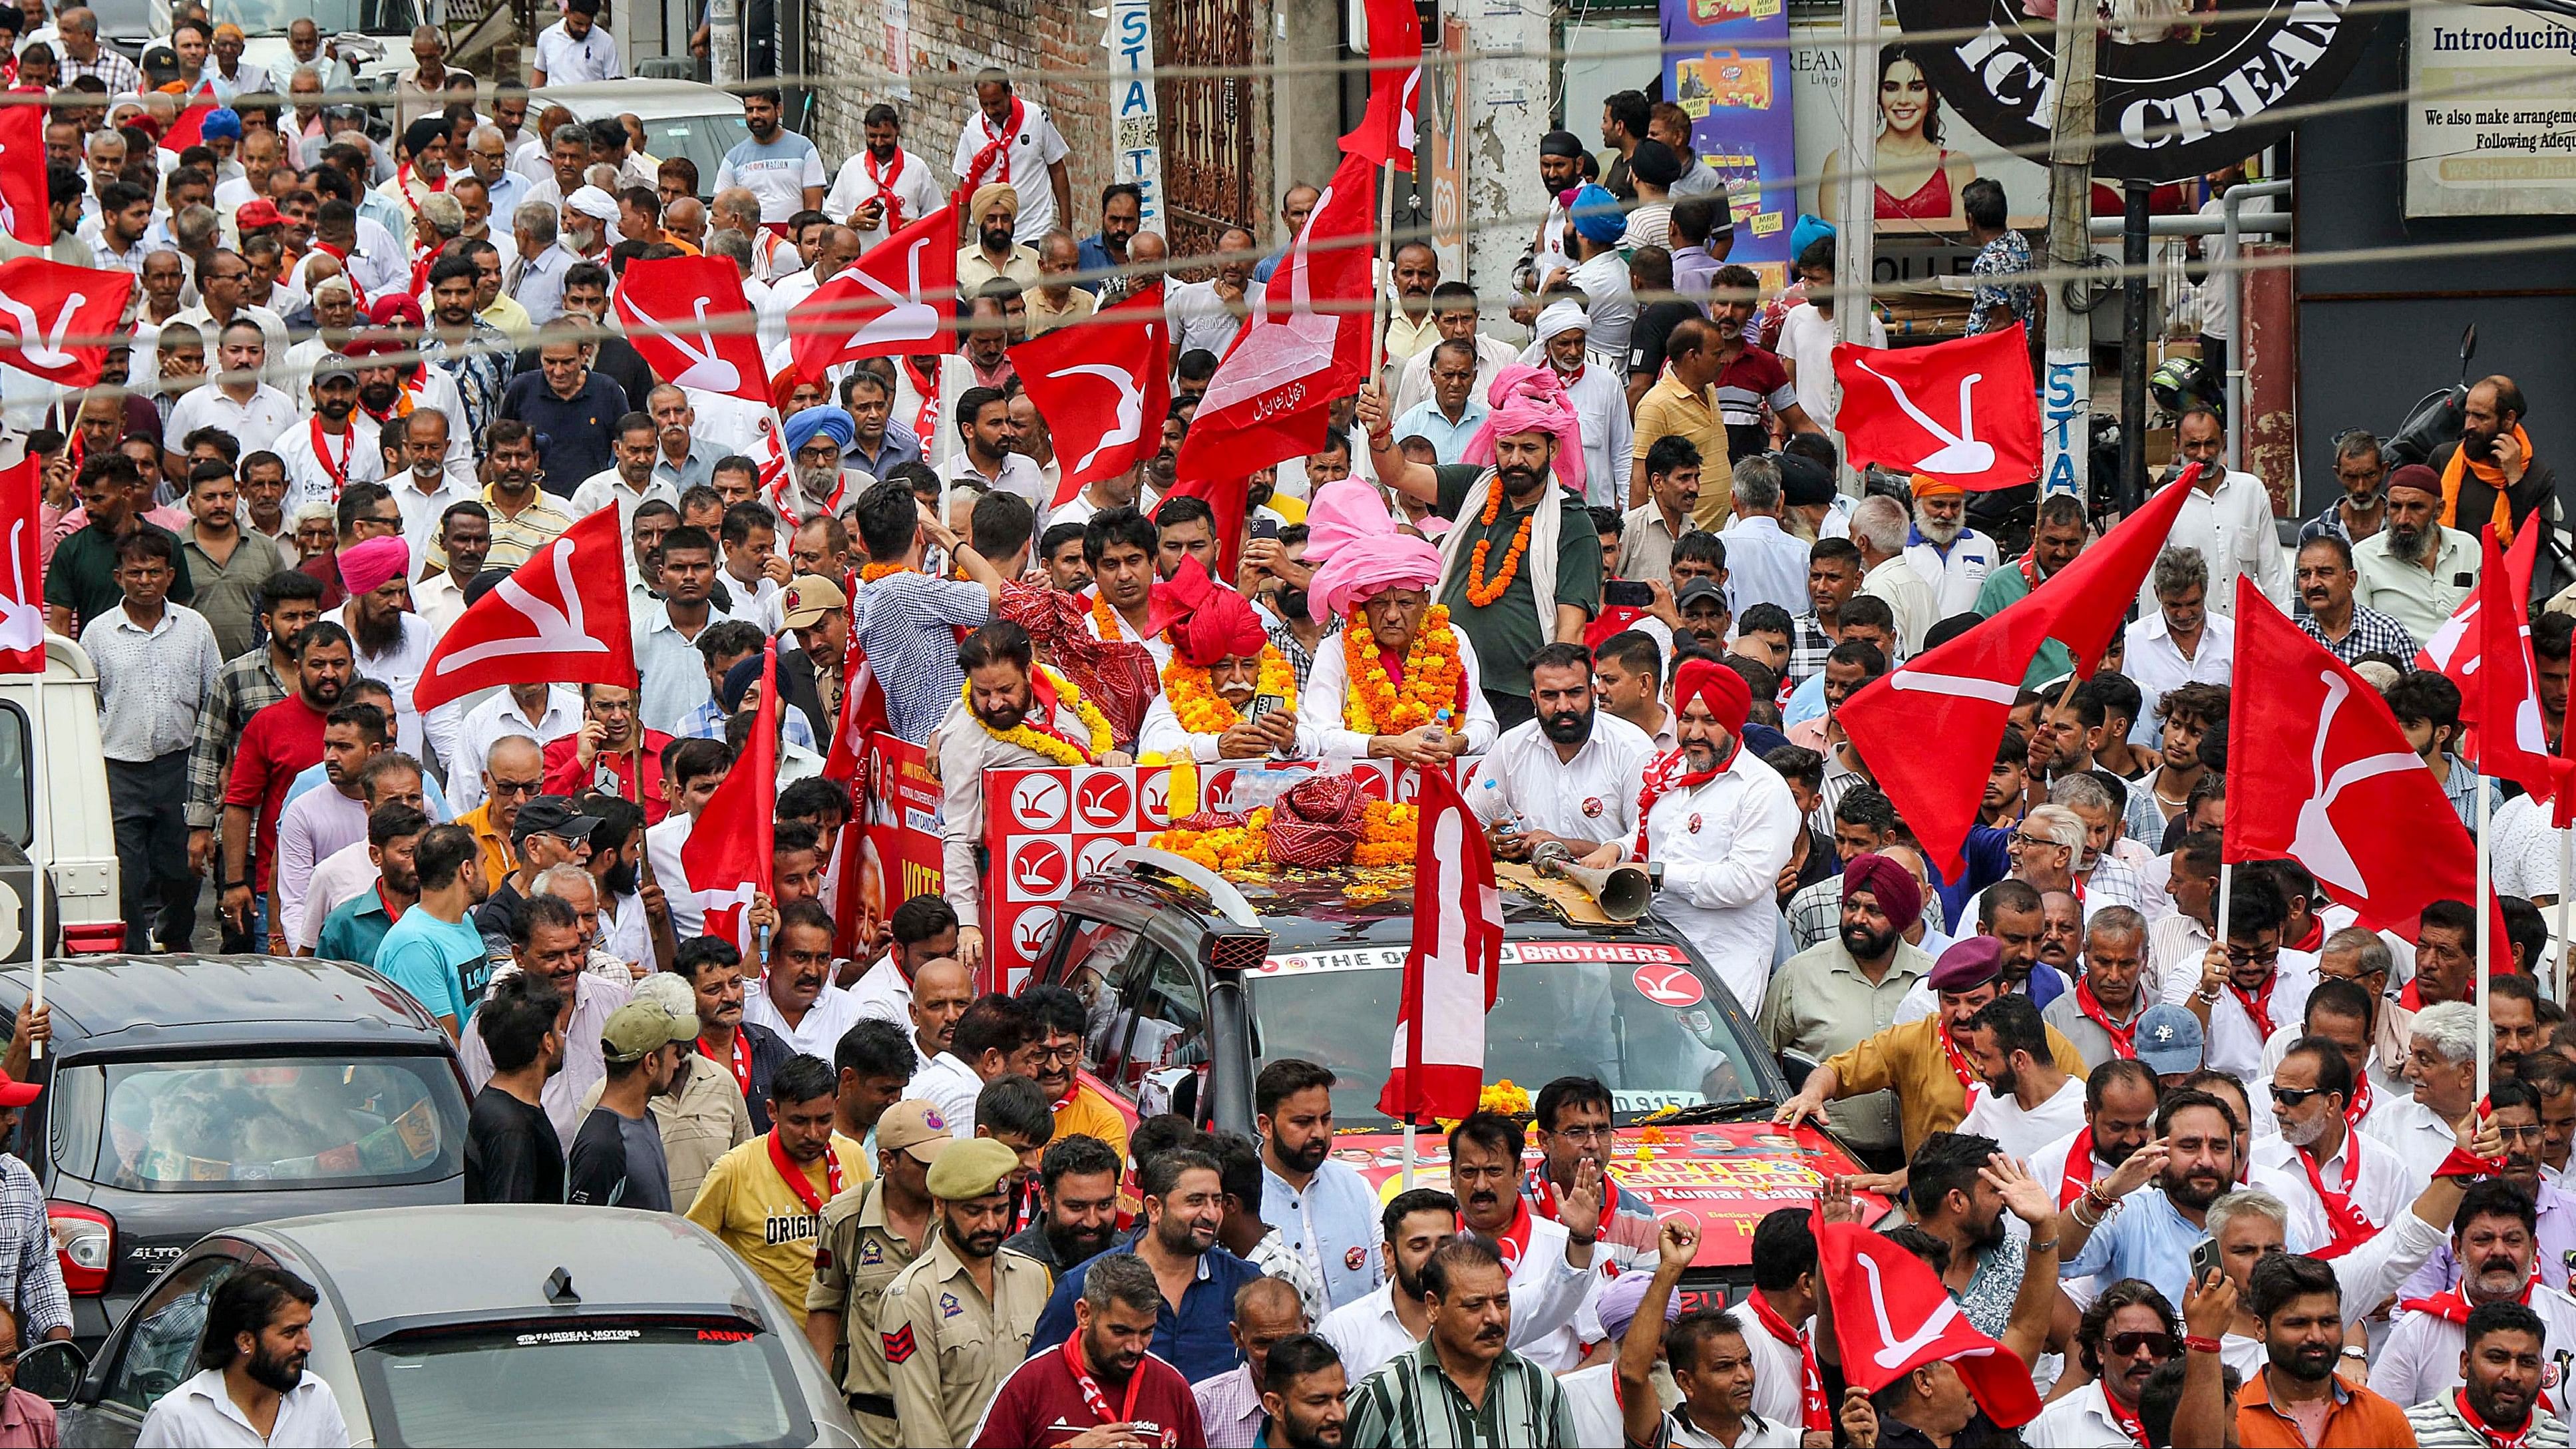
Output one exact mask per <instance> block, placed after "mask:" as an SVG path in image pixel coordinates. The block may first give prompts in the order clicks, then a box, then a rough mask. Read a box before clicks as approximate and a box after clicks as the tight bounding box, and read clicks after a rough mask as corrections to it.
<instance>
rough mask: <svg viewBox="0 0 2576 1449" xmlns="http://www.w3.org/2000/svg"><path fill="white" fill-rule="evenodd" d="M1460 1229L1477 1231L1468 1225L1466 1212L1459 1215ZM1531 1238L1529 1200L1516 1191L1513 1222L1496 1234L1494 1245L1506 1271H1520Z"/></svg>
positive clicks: (1464, 1231)
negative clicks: (1500, 1255)
mask: <svg viewBox="0 0 2576 1449" xmlns="http://www.w3.org/2000/svg"><path fill="white" fill-rule="evenodd" d="M1458 1231H1460V1232H1462V1233H1466V1232H1473V1231H1475V1230H1474V1229H1472V1228H1470V1227H1468V1226H1467V1219H1466V1217H1465V1215H1464V1214H1461V1215H1460V1216H1459V1219H1458ZM1529 1240H1530V1205H1529V1200H1528V1199H1526V1198H1524V1197H1522V1196H1521V1195H1520V1194H1518V1193H1514V1194H1512V1221H1511V1224H1510V1226H1508V1227H1506V1228H1504V1229H1503V1230H1502V1231H1501V1232H1499V1233H1496V1234H1494V1247H1495V1249H1496V1250H1497V1251H1498V1252H1500V1253H1501V1254H1502V1257H1503V1271H1504V1272H1506V1273H1512V1272H1517V1271H1519V1269H1520V1266H1521V1255H1523V1254H1524V1253H1527V1252H1528V1251H1529Z"/></svg>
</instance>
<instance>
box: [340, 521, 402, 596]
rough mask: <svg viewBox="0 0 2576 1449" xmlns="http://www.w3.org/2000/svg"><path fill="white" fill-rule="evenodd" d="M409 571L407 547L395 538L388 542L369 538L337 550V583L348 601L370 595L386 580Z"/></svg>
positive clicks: (388, 539)
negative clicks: (345, 592) (338, 554)
mask: <svg viewBox="0 0 2576 1449" xmlns="http://www.w3.org/2000/svg"><path fill="white" fill-rule="evenodd" d="M410 567H411V546H410V545H409V544H406V543H404V542H403V541H402V536H401V535H400V534H396V535H394V536H393V537H391V538H371V539H368V540H367V541H366V542H365V543H361V544H353V545H351V546H350V547H348V548H344V549H342V550H340V583H341V586H342V587H344V588H346V589H347V590H348V591H349V593H350V595H351V597H355V596H357V595H359V594H372V593H374V592H375V591H376V590H378V589H380V588H383V587H384V586H385V583H386V581H387V580H389V579H398V578H401V577H402V576H403V574H404V573H405V572H406V571H408V570H409V569H410Z"/></svg>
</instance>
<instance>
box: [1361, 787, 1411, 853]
mask: <svg viewBox="0 0 2576 1449" xmlns="http://www.w3.org/2000/svg"><path fill="white" fill-rule="evenodd" d="M1420 826H1421V811H1420V810H1418V809H1417V808H1416V807H1414V806H1411V805H1397V804H1393V803H1391V802H1389V801H1385V800H1371V801H1370V802H1369V803H1368V805H1367V806H1366V807H1365V808H1364V809H1363V810H1362V811H1361V812H1360V843H1359V844H1358V846H1356V847H1355V848H1353V849H1352V851H1351V864H1353V865H1410V864H1412V863H1413V839H1414V832H1415V831H1416V830H1417V829H1419V828H1420Z"/></svg>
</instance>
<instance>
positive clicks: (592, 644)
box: [412, 506, 637, 713]
mask: <svg viewBox="0 0 2576 1449" xmlns="http://www.w3.org/2000/svg"><path fill="white" fill-rule="evenodd" d="M624 546H625V539H624V536H623V535H622V534H621V533H620V531H619V529H618V526H617V509H616V508H615V507H614V506H611V507H607V508H603V509H601V510H599V511H598V512H597V513H594V514H592V515H590V516H589V517H588V518H585V519H583V520H582V521H580V522H579V523H576V524H574V525H573V526H572V527H570V528H567V529H565V530H564V531H563V536H562V537H561V538H558V539H556V540H555V541H554V542H552V543H550V544H547V545H546V546H545V547H543V548H541V549H538V550H537V551H536V552H535V553H533V554H530V555H529V556H528V561H527V562H526V563H523V564H521V565H519V567H518V568H517V569H516V570H514V571H512V573H511V574H510V576H509V577H508V578H506V579H503V580H502V581H501V586H500V587H499V588H496V589H494V590H493V591H492V592H490V593H488V594H485V595H484V596H483V597H482V598H480V599H477V600H476V601H475V602H474V605H473V606H472V607H471V608H469V609H467V610H466V611H465V612H464V613H463V614H460V615H458V616H457V619H456V622H455V623H453V624H451V625H449V626H448V628H447V633H446V634H445V635H444V636H443V637H441V638H440V639H439V641H438V647H437V648H435V649H432V650H431V651H429V660H428V662H427V663H426V664H424V665H423V666H422V667H421V671H420V682H419V683H418V684H416V685H414V686H413V687H412V705H413V707H414V708H416V709H419V710H421V711H422V712H423V713H426V712H428V711H430V710H432V709H436V708H437V707H438V706H440V705H442V704H445V703H447V702H448V701H449V700H451V699H455V698H457V697H458V696H460V695H466V694H471V693H473V692H474V691H475V690H478V689H488V688H490V687H492V686H493V685H496V684H533V683H535V682H537V681H538V680H549V681H553V682H555V683H559V684H616V685H625V686H629V687H631V686H633V685H634V684H635V683H636V682H637V681H636V674H635V641H634V638H633V636H632V635H631V634H630V633H629V632H628V630H629V627H630V626H629V624H628V621H627V617H626V560H625V551H624Z"/></svg>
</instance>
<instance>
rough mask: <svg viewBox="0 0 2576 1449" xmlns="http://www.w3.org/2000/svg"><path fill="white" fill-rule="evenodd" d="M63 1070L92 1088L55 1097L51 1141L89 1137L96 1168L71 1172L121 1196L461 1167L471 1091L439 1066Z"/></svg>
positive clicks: (385, 1062) (327, 1182)
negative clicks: (57, 1116)
mask: <svg viewBox="0 0 2576 1449" xmlns="http://www.w3.org/2000/svg"><path fill="white" fill-rule="evenodd" d="M65 1075H66V1076H69V1077H87V1078H88V1079H89V1080H87V1081H80V1082H70V1083H66V1084H65V1086H66V1090H65V1091H63V1092H62V1093H60V1094H59V1095H58V1097H57V1103H58V1106H59V1108H60V1110H62V1111H63V1112H64V1114H65V1115H66V1116H67V1117H71V1118H72V1119H73V1120H72V1121H65V1122H58V1123H57V1124H56V1132H57V1138H58V1140H61V1139H62V1138H63V1137H66V1136H68V1135H71V1134H74V1133H82V1134H83V1135H85V1136H87V1138H88V1140H89V1141H91V1142H93V1143H95V1144H96V1160H95V1163H94V1164H84V1163H81V1162H77V1161H73V1160H66V1161H65V1163H64V1167H65V1169H66V1170H68V1171H73V1172H76V1173H78V1174H79V1175H82V1176H85V1177H88V1178H90V1179H92V1180H94V1181H98V1182H104V1183H108V1184H111V1185H113V1186H116V1187H123V1188H130V1189H136V1190H141V1191H147V1192H245V1191H250V1192H255V1191H262V1190H276V1189H288V1188H298V1189H300V1188H308V1187H321V1186H329V1187H334V1188H342V1187H385V1186H391V1185H395V1184H401V1183H415V1182H436V1181H438V1180H440V1179H442V1178H446V1177H451V1176H454V1175H455V1174H456V1173H458V1172H461V1171H462V1170H463V1153H464V1143H465V1096H464V1091H463V1089H462V1088H461V1087H460V1086H458V1085H457V1082H456V1075H455V1069H454V1068H453V1067H451V1066H450V1065H449V1064H448V1062H447V1060H446V1059H445V1058H443V1057H436V1056H427V1055H423V1056H379V1057H337V1058H334V1057H261V1058H236V1059H228V1060H214V1061H146V1062H112V1063H109V1064H108V1065H106V1066H105V1067H103V1068H102V1067H90V1068H83V1069H78V1070H76V1071H75V1072H71V1073H66V1074H65ZM93 1114H94V1115H93ZM83 1115H89V1120H88V1122H87V1123H86V1124H84V1123H81V1122H80V1121H79V1118H80V1117H81V1116H83ZM84 1126H85V1127H86V1129H87V1131H86V1132H85V1133H84V1132H83V1128H84Z"/></svg>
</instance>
